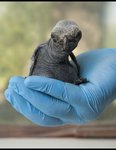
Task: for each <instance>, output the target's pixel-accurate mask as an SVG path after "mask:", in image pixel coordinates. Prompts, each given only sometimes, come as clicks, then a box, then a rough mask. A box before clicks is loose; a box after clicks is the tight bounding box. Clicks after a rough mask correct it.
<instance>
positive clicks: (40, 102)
mask: <svg viewBox="0 0 116 150" xmlns="http://www.w3.org/2000/svg"><path fill="white" fill-rule="evenodd" d="M77 60H78V63H79V64H80V68H81V76H82V77H84V78H87V79H88V80H89V82H88V83H86V84H81V85H79V86H78V85H73V84H70V83H64V82H62V81H59V80H55V79H51V78H47V77H41V76H30V77H27V78H26V79H25V78H23V77H12V78H11V79H10V81H9V86H8V89H7V90H6V91H5V97H6V99H7V100H8V101H9V102H10V103H11V105H12V106H13V107H14V108H15V109H16V110H17V111H18V112H20V113H21V114H23V115H24V116H25V117H27V118H28V119H29V120H31V121H32V122H33V123H36V124H39V125H44V126H58V125H65V124H85V123H88V122H90V121H93V120H95V119H96V118H97V117H99V115H100V114H101V113H102V112H103V111H104V109H105V108H106V107H107V106H108V105H109V104H110V103H111V102H112V101H113V100H114V99H115V98H116V49H113V48H112V49H108V48H107V49H97V50H91V51H88V52H85V53H83V54H81V55H79V56H78V57H77Z"/></svg>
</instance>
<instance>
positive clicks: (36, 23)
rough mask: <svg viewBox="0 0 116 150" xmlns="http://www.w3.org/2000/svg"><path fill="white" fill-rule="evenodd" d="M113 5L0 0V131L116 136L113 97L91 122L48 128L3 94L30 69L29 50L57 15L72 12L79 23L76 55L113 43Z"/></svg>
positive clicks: (17, 134)
mask: <svg viewBox="0 0 116 150" xmlns="http://www.w3.org/2000/svg"><path fill="white" fill-rule="evenodd" d="M115 7H116V3H115V2H56V3H55V2H49V3H44V2H43V3H40V2H28V3H24V2H20V3H19V2H10V3H4V2H2V3H0V32H1V34H2V36H1V37H0V61H1V63H0V137H83V138H85V137H88V138H96V137H99V138H101V137H102V138H103V137H104V138H107V137H110V138H111V137H112V138H114V137H116V117H115V116H116V102H115V101H114V102H113V103H112V104H111V105H110V106H109V107H108V108H107V109H106V110H105V111H104V112H103V113H102V114H101V116H100V117H99V118H98V119H97V120H96V121H94V122H92V123H90V124H87V125H77V126H65V127H63V126H62V127H53V128H49V127H41V126H36V125H34V124H33V123H32V122H30V121H29V120H27V119H26V118H25V117H23V116H22V115H21V114H19V113H18V112H16V111H15V110H14V109H13V108H12V107H11V105H10V104H9V103H8V102H7V101H6V100H5V98H4V96H3V93H4V90H5V89H6V88H7V84H8V80H9V78H10V77H11V76H14V75H16V74H17V75H27V74H28V68H29V59H30V57H31V55H32V53H33V50H34V49H35V47H36V46H37V45H38V43H42V42H44V41H46V40H47V39H48V38H49V34H50V31H51V29H52V27H53V26H54V24H55V23H56V22H57V20H60V19H64V18H67V19H70V18H72V19H73V20H75V21H77V23H78V24H79V26H80V27H81V29H82V32H83V39H82V41H81V43H80V45H79V46H78V51H75V54H76V55H78V54H80V53H82V52H85V51H87V50H89V49H97V48H99V47H115V40H114V39H116V37H115V36H116V34H115V32H114V31H115V25H116V19H115V18H114V19H113V17H115V16H114V14H116V10H115ZM111 18H112V19H111ZM110 19H111V20H110ZM93 35H94V36H93ZM91 37H92V38H91ZM111 39H112V40H111ZM20 60H21V61H20Z"/></svg>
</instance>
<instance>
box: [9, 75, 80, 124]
mask: <svg viewBox="0 0 116 150" xmlns="http://www.w3.org/2000/svg"><path fill="white" fill-rule="evenodd" d="M17 79H18V80H17ZM11 86H12V88H13V89H14V91H15V92H16V93H17V94H19V95H21V96H22V97H23V98H24V99H26V100H27V101H28V102H29V103H31V104H32V105H33V106H34V107H35V108H37V109H39V110H40V111H42V112H43V113H45V114H47V115H48V116H51V117H57V118H60V119H62V120H63V121H64V120H65V122H69V121H70V120H72V119H75V118H77V113H76V112H75V110H74V108H73V107H72V106H71V105H70V104H69V103H67V102H64V101H62V100H60V99H56V98H54V97H51V96H49V95H47V94H44V93H41V92H38V91H35V90H31V89H29V88H27V87H25V85H24V79H21V78H16V81H15V80H13V81H12V82H10V84H9V87H10V88H11Z"/></svg>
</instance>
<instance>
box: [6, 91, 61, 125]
mask: <svg viewBox="0 0 116 150" xmlns="http://www.w3.org/2000/svg"><path fill="white" fill-rule="evenodd" d="M5 97H6V99H7V100H8V101H9V103H10V104H11V105H12V106H13V108H14V109H16V111H18V112H19V113H21V114H22V115H24V116H25V117H26V118H28V119H29V120H30V121H32V122H33V123H35V124H38V125H42V126H58V125H63V122H62V121H61V120H60V119H57V118H53V117H49V116H47V115H46V114H44V113H43V112H41V111H40V110H39V109H37V108H35V107H34V106H33V105H32V104H31V103H29V102H28V101H26V100H25V99H24V98H23V97H22V96H20V95H18V94H17V93H16V92H15V91H13V89H7V90H6V91H5Z"/></svg>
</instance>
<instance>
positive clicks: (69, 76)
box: [29, 20, 87, 85]
mask: <svg viewBox="0 0 116 150" xmlns="http://www.w3.org/2000/svg"><path fill="white" fill-rule="evenodd" d="M81 37H82V32H81V31H80V29H79V27H78V25H77V24H76V23H75V22H74V21H69V20H61V21H59V22H58V23H57V24H56V25H55V27H54V28H53V29H52V32H51V37H50V39H49V40H48V41H47V42H46V43H44V44H41V45H39V46H38V47H37V48H36V49H35V51H34V53H33V56H32V65H31V68H30V73H29V76H31V75H38V76H45V77H49V78H54V79H57V80H61V81H64V82H69V83H73V84H77V85H79V84H81V83H86V82H87V80H86V79H85V78H82V77H80V66H79V64H78V63H77V60H76V58H75V56H74V54H73V53H72V51H73V50H74V49H75V48H76V47H77V45H78V43H79V41H80V39H81ZM69 56H70V57H71V59H72V60H73V62H74V64H71V63H70V61H69Z"/></svg>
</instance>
